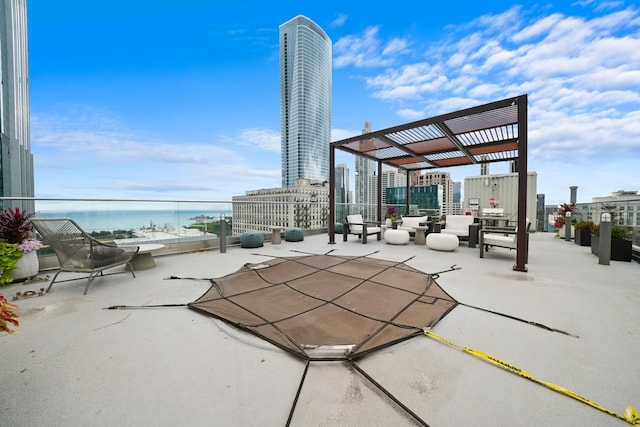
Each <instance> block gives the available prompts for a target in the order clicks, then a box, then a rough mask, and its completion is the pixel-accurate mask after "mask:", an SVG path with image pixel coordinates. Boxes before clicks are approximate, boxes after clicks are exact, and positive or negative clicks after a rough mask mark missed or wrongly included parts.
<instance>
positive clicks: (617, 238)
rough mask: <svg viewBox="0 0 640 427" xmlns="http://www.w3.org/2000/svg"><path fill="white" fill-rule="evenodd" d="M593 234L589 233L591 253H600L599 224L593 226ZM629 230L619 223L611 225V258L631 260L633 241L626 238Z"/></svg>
mask: <svg viewBox="0 0 640 427" xmlns="http://www.w3.org/2000/svg"><path fill="white" fill-rule="evenodd" d="M594 229H595V231H594V234H592V235H591V253H592V254H594V255H599V254H600V226H599V225H596V226H595V227H594ZM628 237H629V231H627V229H626V228H625V227H623V226H621V225H616V224H612V225H611V260H612V261H627V262H631V258H632V252H633V247H632V246H633V245H632V244H633V242H632V241H631V240H630V239H629V238H628Z"/></svg>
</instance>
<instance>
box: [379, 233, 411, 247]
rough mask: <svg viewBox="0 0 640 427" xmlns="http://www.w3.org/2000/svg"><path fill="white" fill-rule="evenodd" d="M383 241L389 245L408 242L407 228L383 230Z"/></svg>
mask: <svg viewBox="0 0 640 427" xmlns="http://www.w3.org/2000/svg"><path fill="white" fill-rule="evenodd" d="M384 241H385V242H387V243H389V244H391V245H406V244H407V243H409V232H408V231H407V230H385V232H384Z"/></svg>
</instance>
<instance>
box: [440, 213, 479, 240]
mask: <svg viewBox="0 0 640 427" xmlns="http://www.w3.org/2000/svg"><path fill="white" fill-rule="evenodd" d="M444 223H445V228H443V229H442V230H441V231H440V232H441V233H444V234H452V235H454V236H458V237H460V238H461V237H463V238H464V239H468V238H469V225H471V224H473V217H472V216H471V215H447V216H446V218H445V222H444Z"/></svg>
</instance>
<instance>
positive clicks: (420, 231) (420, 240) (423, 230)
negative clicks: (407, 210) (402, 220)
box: [413, 225, 429, 245]
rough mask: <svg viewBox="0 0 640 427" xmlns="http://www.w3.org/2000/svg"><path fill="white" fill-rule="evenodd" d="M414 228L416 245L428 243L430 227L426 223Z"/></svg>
mask: <svg viewBox="0 0 640 427" xmlns="http://www.w3.org/2000/svg"><path fill="white" fill-rule="evenodd" d="M413 228H414V230H416V238H415V242H414V243H415V244H416V245H425V244H426V243H427V239H426V235H427V230H428V229H429V227H428V226H426V225H419V226H417V227H413Z"/></svg>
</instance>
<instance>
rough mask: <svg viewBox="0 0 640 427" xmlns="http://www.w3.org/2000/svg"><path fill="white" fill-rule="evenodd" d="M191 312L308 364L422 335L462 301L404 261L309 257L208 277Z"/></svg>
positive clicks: (351, 355) (353, 355) (356, 354)
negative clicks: (208, 315)
mask: <svg viewBox="0 0 640 427" xmlns="http://www.w3.org/2000/svg"><path fill="white" fill-rule="evenodd" d="M211 282H212V286H211V287H210V288H209V290H208V291H207V292H206V293H205V294H204V295H202V296H201V297H200V298H198V299H197V300H196V301H194V302H192V303H190V304H189V307H190V308H192V309H195V310H198V311H201V312H203V313H206V314H210V315H212V316H214V317H216V318H218V319H221V320H223V321H225V322H228V323H230V324H232V325H234V326H236V327H237V328H240V329H242V330H244V331H247V332H250V333H252V334H254V335H256V336H258V337H260V338H263V339H265V340H267V341H269V342H270V343H272V344H274V345H276V346H278V347H280V348H282V349H284V350H286V351H288V352H290V353H292V354H294V355H296V356H298V357H301V358H303V359H305V360H346V359H356V358H358V357H361V356H363V355H365V354H367V353H370V352H372V351H375V350H377V349H381V348H384V347H386V346H389V345H392V344H395V343H398V342H401V341H404V340H406V339H408V338H411V337H414V336H418V335H423V328H424V327H431V326H433V325H435V324H436V323H437V322H438V321H439V320H440V319H441V318H443V317H444V316H445V315H446V314H447V313H448V312H449V311H450V310H452V309H453V308H454V307H455V306H456V304H457V302H456V301H455V300H454V299H453V298H451V297H450V296H449V295H448V294H447V293H446V292H445V291H444V290H442V289H441V288H440V287H439V286H438V284H437V283H436V282H435V280H434V279H433V278H432V276H431V275H429V274H426V273H423V272H421V271H419V270H416V269H414V268H412V267H410V266H408V265H406V264H405V263H404V262H394V261H385V260H380V259H374V258H370V257H355V256H335V255H328V254H325V255H305V256H299V257H292V258H274V259H271V260H270V261H266V262H263V263H259V264H246V265H245V266H244V267H242V268H241V269H240V270H238V271H237V272H235V273H232V274H229V275H228V276H225V277H222V278H219V279H211Z"/></svg>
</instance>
